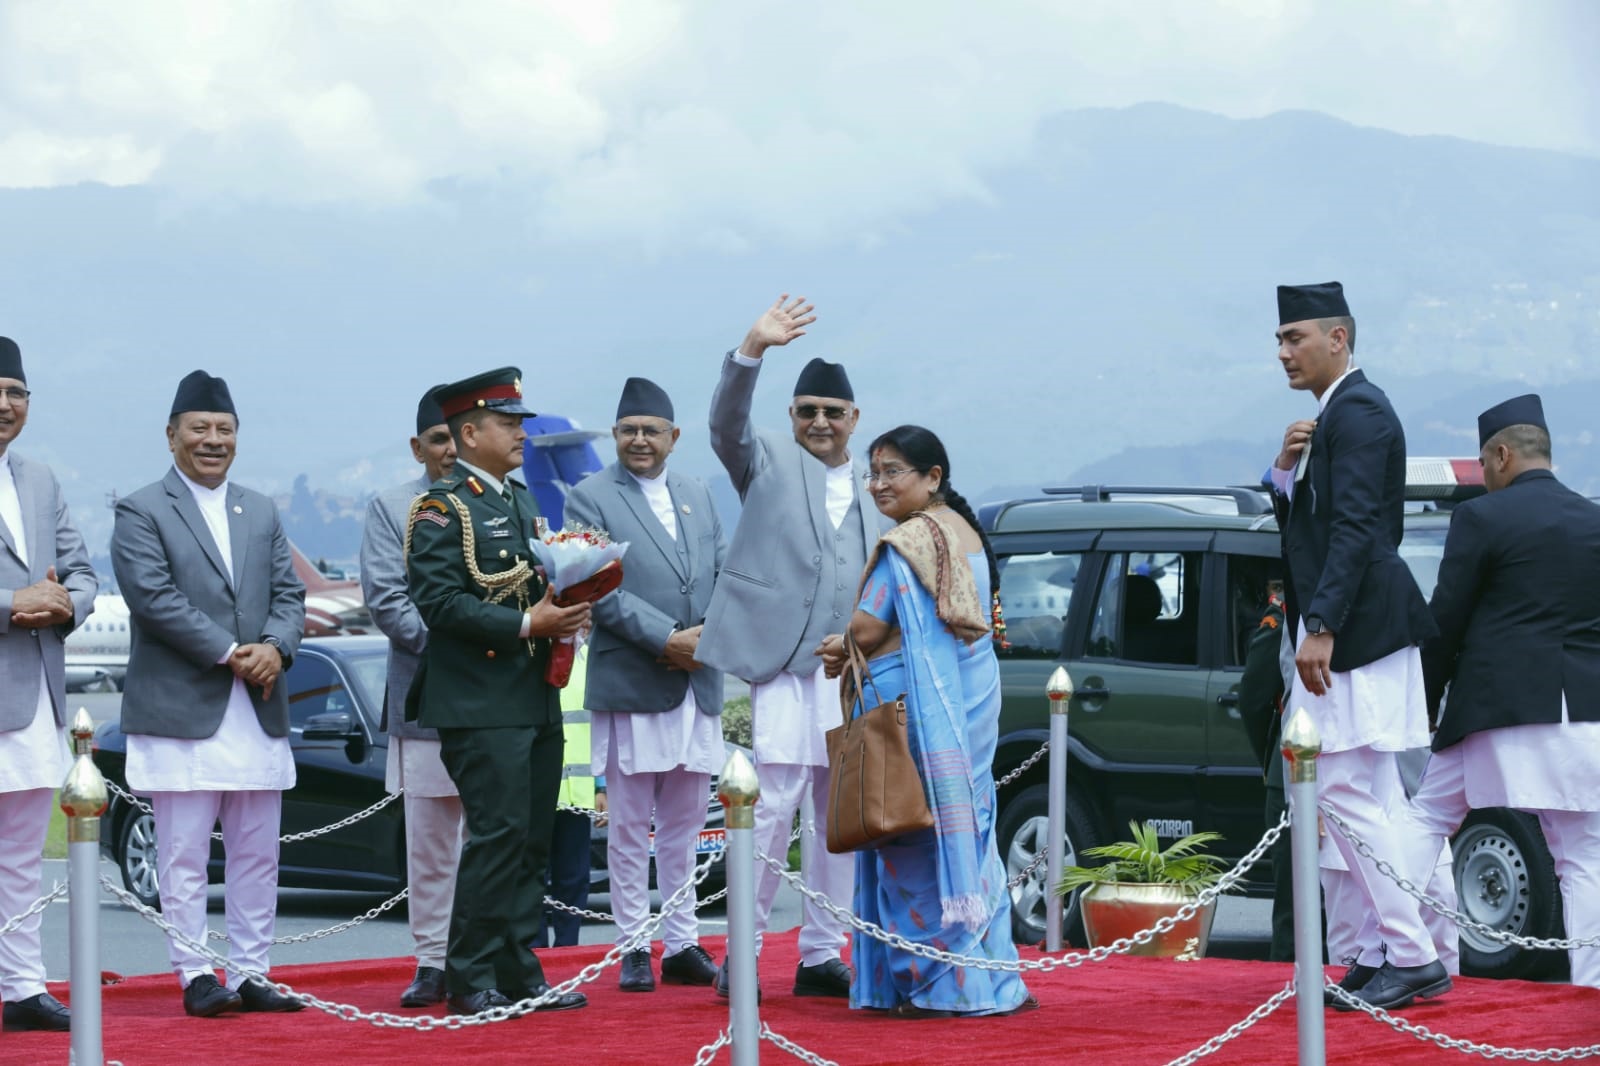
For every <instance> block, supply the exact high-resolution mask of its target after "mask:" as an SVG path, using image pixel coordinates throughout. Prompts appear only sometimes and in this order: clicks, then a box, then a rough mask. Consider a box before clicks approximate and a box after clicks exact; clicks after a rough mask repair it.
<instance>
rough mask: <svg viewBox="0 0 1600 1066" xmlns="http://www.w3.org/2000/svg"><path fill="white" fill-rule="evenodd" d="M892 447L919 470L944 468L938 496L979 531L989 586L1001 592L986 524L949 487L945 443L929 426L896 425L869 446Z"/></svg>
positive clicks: (871, 449) (994, 593)
mask: <svg viewBox="0 0 1600 1066" xmlns="http://www.w3.org/2000/svg"><path fill="white" fill-rule="evenodd" d="M884 447H888V448H893V449H894V450H895V451H897V452H899V453H900V454H901V455H903V456H905V459H906V462H907V463H908V464H909V465H910V466H911V467H912V468H913V469H914V470H916V472H917V473H919V474H926V473H928V472H929V471H931V470H932V469H933V468H934V467H938V468H939V469H940V471H942V472H943V475H944V476H943V478H942V480H941V482H940V484H939V496H940V497H942V498H943V500H944V503H945V505H946V506H948V507H949V508H950V509H951V510H952V511H954V512H955V513H956V514H958V515H960V516H961V517H962V518H963V519H965V520H966V523H967V524H968V525H970V526H971V527H972V528H973V530H974V531H975V532H976V533H977V534H978V539H979V540H981V541H982V542H983V554H984V556H985V557H987V558H988V560H989V589H990V594H991V596H997V595H999V593H1000V564H999V563H998V562H997V561H996V559H995V555H994V546H993V545H992V544H990V543H989V536H988V534H986V533H985V532H984V531H983V526H981V525H979V524H978V516H977V515H976V514H975V513H974V512H973V510H972V505H971V504H970V503H968V502H967V498H966V497H965V496H963V495H961V493H959V492H957V491H956V490H955V489H953V488H951V487H950V456H949V453H947V452H946V451H945V449H944V444H943V442H941V441H940V440H939V438H938V437H937V436H935V435H934V433H933V431H932V430H930V429H924V428H922V427H921V426H910V425H907V426H896V427H895V428H893V429H891V430H889V431H888V432H886V433H881V434H879V435H878V438H877V439H876V440H874V441H873V442H872V444H871V445H870V446H868V448H867V454H868V455H871V454H872V453H873V452H875V451H877V450H878V449H879V448H884Z"/></svg>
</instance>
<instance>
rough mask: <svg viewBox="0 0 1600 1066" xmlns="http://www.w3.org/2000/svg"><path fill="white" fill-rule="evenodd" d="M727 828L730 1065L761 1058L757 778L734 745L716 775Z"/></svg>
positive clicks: (750, 1063)
mask: <svg viewBox="0 0 1600 1066" xmlns="http://www.w3.org/2000/svg"><path fill="white" fill-rule="evenodd" d="M717 782H718V784H717V799H719V800H721V801H722V809H723V812H724V814H723V816H724V819H725V825H726V826H727V830H728V842H727V849H728V850H727V856H726V861H725V869H726V871H727V877H728V960H727V966H728V1024H729V1032H730V1036H731V1037H732V1040H733V1066H754V1064H755V1063H758V1062H760V1061H761V1019H760V1017H759V1016H758V1014H757V1001H758V1000H759V998H760V991H759V989H760V983H759V980H758V978H757V974H756V852H755V839H754V838H755V827H756V800H758V799H760V798H761V782H760V780H759V779H757V777H756V770H755V767H753V766H751V765H750V760H749V759H747V758H745V755H744V752H742V751H740V750H738V749H737V748H735V749H734V750H733V753H732V754H730V755H729V756H728V761H727V762H725V763H723V764H722V774H721V776H720V777H718V779H717Z"/></svg>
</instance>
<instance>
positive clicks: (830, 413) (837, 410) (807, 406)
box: [794, 403, 850, 422]
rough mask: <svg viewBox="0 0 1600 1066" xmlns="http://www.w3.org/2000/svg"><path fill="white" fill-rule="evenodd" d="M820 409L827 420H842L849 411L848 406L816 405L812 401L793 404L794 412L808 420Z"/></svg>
mask: <svg viewBox="0 0 1600 1066" xmlns="http://www.w3.org/2000/svg"><path fill="white" fill-rule="evenodd" d="M818 411H821V412H822V413H823V414H824V415H826V416H827V418H828V421H829V422H843V421H844V419H845V416H846V415H848V414H849V413H850V408H848V407H831V406H830V407H818V406H817V405H816V404H814V403H802V404H798V405H796V406H795V409H794V413H795V414H796V415H799V416H800V418H802V419H803V420H805V421H807V422H810V421H813V420H815V419H816V417H817V412H818Z"/></svg>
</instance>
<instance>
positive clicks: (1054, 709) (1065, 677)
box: [1044, 666, 1074, 714]
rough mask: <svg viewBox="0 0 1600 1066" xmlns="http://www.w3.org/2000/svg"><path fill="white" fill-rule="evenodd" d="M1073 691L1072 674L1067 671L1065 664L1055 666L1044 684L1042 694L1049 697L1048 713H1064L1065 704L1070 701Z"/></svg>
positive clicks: (1065, 710)
mask: <svg viewBox="0 0 1600 1066" xmlns="http://www.w3.org/2000/svg"><path fill="white" fill-rule="evenodd" d="M1073 691H1074V689H1073V687H1072V675H1071V674H1069V673H1067V668H1066V667H1065V666H1058V667H1056V668H1055V671H1054V672H1053V673H1052V674H1051V675H1050V680H1049V681H1046V682H1045V686H1044V694H1045V695H1046V696H1049V697H1050V713H1051V714H1066V713H1067V704H1068V703H1070V702H1071V701H1072V693H1073Z"/></svg>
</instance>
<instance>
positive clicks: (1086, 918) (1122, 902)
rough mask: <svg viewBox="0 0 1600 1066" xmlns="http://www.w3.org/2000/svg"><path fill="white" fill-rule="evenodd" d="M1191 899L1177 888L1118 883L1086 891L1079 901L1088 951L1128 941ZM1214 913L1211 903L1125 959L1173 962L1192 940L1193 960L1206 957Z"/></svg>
mask: <svg viewBox="0 0 1600 1066" xmlns="http://www.w3.org/2000/svg"><path fill="white" fill-rule="evenodd" d="M1194 898H1195V893H1194V892H1191V891H1189V890H1188V889H1185V888H1179V887H1178V886H1176V885H1143V884H1127V883H1124V882H1120V881H1113V882H1110V883H1109V884H1101V885H1089V886H1088V887H1087V888H1085V889H1084V890H1083V894H1082V895H1081V896H1080V897H1079V902H1080V903H1081V904H1082V906H1083V928H1084V932H1085V933H1087V934H1088V937H1089V946H1090V947H1091V948H1096V947H1101V946H1103V945H1106V944H1111V943H1114V942H1115V941H1118V940H1121V939H1123V938H1125V937H1131V936H1132V935H1133V934H1135V933H1137V932H1138V931H1139V930H1141V929H1148V928H1150V927H1151V926H1153V925H1155V924H1156V922H1158V921H1160V920H1161V919H1162V918H1165V917H1167V915H1169V914H1176V913H1177V912H1178V910H1179V909H1180V908H1182V907H1184V906H1185V905H1187V904H1189V903H1192V902H1193V901H1194ZM1216 912H1217V902H1216V900H1212V901H1211V902H1210V903H1207V904H1206V905H1205V906H1204V907H1202V908H1200V910H1199V911H1197V912H1196V913H1195V914H1194V915H1193V916H1192V917H1190V918H1189V919H1188V920H1187V921H1183V922H1179V923H1178V924H1177V925H1175V926H1174V927H1173V928H1172V929H1170V930H1168V931H1167V932H1165V933H1160V934H1157V936H1156V938H1155V939H1154V940H1152V941H1151V942H1150V943H1148V944H1135V945H1134V947H1133V949H1132V950H1131V951H1129V952H1128V954H1130V955H1153V956H1156V957H1158V958H1171V957H1172V956H1174V955H1180V954H1183V952H1184V950H1185V948H1186V947H1187V946H1188V943H1189V941H1191V940H1194V941H1197V946H1196V951H1195V954H1196V955H1199V956H1204V955H1205V953H1206V944H1207V943H1208V942H1209V941H1210V939H1211V920H1212V919H1213V918H1214V917H1216Z"/></svg>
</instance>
